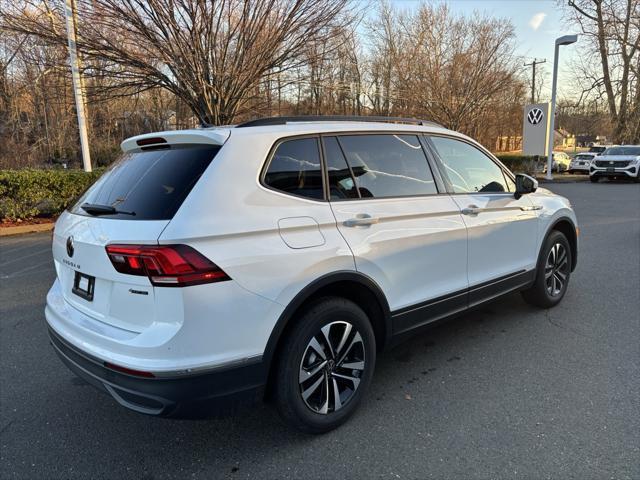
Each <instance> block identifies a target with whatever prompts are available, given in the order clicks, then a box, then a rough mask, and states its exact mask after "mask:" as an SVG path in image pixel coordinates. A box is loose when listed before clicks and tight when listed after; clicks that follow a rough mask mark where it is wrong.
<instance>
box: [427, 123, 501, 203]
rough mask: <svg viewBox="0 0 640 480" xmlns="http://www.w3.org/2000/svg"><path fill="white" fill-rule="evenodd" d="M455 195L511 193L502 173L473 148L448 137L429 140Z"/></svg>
mask: <svg viewBox="0 0 640 480" xmlns="http://www.w3.org/2000/svg"><path fill="white" fill-rule="evenodd" d="M430 138H431V141H432V142H433V144H434V146H435V148H436V152H437V153H438V156H439V158H440V161H441V163H442V166H443V167H444V168H443V169H442V170H443V174H444V176H445V177H446V179H447V180H448V183H449V185H450V186H451V188H452V190H453V192H454V193H477V192H482V193H496V192H508V191H509V188H508V187H507V184H506V180H505V176H504V175H503V173H502V169H501V168H500V167H499V166H498V165H497V164H496V163H495V162H494V161H493V160H491V159H490V158H489V157H488V156H487V155H485V154H484V153H483V152H481V151H480V150H478V149H477V148H476V147H474V146H473V145H470V144H468V143H466V142H462V141H460V140H455V139H453V138H446V137H435V136H434V137H430Z"/></svg>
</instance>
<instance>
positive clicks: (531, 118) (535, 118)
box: [527, 108, 544, 125]
mask: <svg viewBox="0 0 640 480" xmlns="http://www.w3.org/2000/svg"><path fill="white" fill-rule="evenodd" d="M542 117H544V113H542V110H541V109H539V108H532V109H531V110H529V113H528V114H527V121H528V122H529V123H530V124H531V125H537V124H539V123H540V121H541V120H542Z"/></svg>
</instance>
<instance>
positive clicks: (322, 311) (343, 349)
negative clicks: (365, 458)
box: [274, 297, 376, 433]
mask: <svg viewBox="0 0 640 480" xmlns="http://www.w3.org/2000/svg"><path fill="white" fill-rule="evenodd" d="M294 321H295V322H296V324H295V325H294V327H293V328H292V330H291V331H290V332H289V333H288V335H287V337H286V339H285V341H284V344H283V345H282V348H281V350H280V352H281V353H280V356H279V359H278V362H277V364H276V368H277V372H276V373H275V375H274V380H275V392H274V393H275V400H276V406H277V409H278V412H279V413H280V415H281V416H282V418H283V419H284V420H285V421H286V422H287V423H288V424H290V425H292V426H293V427H295V428H297V429H299V430H302V431H304V432H308V433H324V432H328V431H329V430H332V429H334V428H336V427H338V426H339V425H341V424H342V423H344V422H345V421H346V420H347V419H348V418H349V417H350V416H351V415H352V414H353V413H354V412H355V410H356V409H357V407H358V404H359V403H360V400H361V399H362V396H363V395H364V394H365V391H366V390H367V387H368V386H369V383H370V382H371V378H372V376H373V370H374V367H375V362H376V344H375V337H374V333H373V329H372V328H371V323H370V322H369V319H368V318H367V315H366V314H365V313H364V312H363V311H362V309H361V308H360V307H358V306H357V305H356V304H355V303H353V302H351V301H349V300H346V299H343V298H337V297H327V298H323V299H321V300H319V301H318V302H316V303H315V304H313V305H312V306H311V307H310V308H309V309H307V310H306V311H305V312H304V313H303V314H302V316H301V317H300V318H298V319H294Z"/></svg>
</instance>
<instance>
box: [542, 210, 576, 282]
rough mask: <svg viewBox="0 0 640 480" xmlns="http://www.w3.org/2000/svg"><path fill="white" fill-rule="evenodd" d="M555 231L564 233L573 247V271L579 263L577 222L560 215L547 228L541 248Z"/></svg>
mask: <svg viewBox="0 0 640 480" xmlns="http://www.w3.org/2000/svg"><path fill="white" fill-rule="evenodd" d="M553 231H558V232H560V233H562V234H563V235H564V236H565V237H567V240H568V241H569V246H570V247H571V271H572V272H573V271H574V270H575V268H576V265H577V264H578V233H577V230H576V224H575V223H574V222H573V220H572V219H571V218H569V217H560V218H558V219H556V220H555V221H554V222H553V223H552V224H551V225H550V226H549V228H548V229H547V233H546V234H545V236H544V239H543V240H542V244H541V247H540V248H541V249H542V247H543V246H544V244H545V242H546V241H547V238H548V237H549V235H550V234H551V232H553Z"/></svg>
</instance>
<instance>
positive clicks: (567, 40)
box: [547, 35, 578, 180]
mask: <svg viewBox="0 0 640 480" xmlns="http://www.w3.org/2000/svg"><path fill="white" fill-rule="evenodd" d="M577 41H578V36H577V35H565V36H563V37H560V38H556V49H555V51H554V53H553V82H552V84H551V108H550V109H549V115H551V118H550V119H549V139H548V144H547V180H553V174H552V168H553V140H554V138H553V137H554V132H555V123H556V87H557V84H558V54H559V51H560V46H561V45H571V44H572V43H576V42H577Z"/></svg>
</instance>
